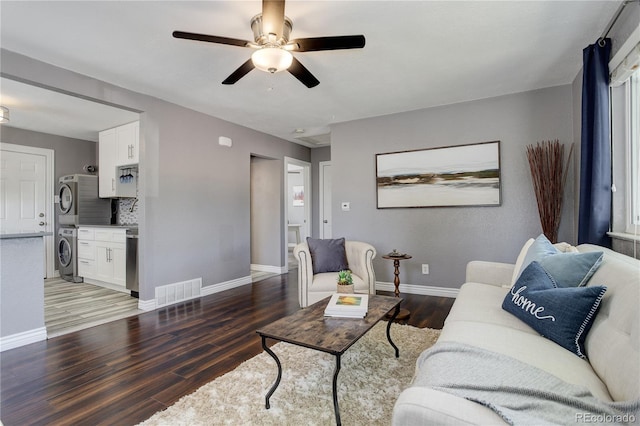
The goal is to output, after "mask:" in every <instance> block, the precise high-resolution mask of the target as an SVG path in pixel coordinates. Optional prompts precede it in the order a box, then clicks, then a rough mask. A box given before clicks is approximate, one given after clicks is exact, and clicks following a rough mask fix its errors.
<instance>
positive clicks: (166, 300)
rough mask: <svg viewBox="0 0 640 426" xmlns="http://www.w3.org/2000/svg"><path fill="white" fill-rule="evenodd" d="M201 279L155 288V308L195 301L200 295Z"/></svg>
mask: <svg viewBox="0 0 640 426" xmlns="http://www.w3.org/2000/svg"><path fill="white" fill-rule="evenodd" d="M201 293H202V278H196V279H193V280H189V281H182V282H179V283H173V284H167V285H163V286H162V287H156V307H157V308H159V307H161V306H167V305H171V304H173V303H178V302H182V301H184V300H189V299H195V298H196V297H200V296H201V295H202V294H201Z"/></svg>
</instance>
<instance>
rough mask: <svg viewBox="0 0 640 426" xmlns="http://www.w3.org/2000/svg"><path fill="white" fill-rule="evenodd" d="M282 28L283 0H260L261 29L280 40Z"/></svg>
mask: <svg viewBox="0 0 640 426" xmlns="http://www.w3.org/2000/svg"><path fill="white" fill-rule="evenodd" d="M283 30H284V0H262V31H263V32H264V33H265V34H275V35H276V40H280V38H281V37H282V32H283Z"/></svg>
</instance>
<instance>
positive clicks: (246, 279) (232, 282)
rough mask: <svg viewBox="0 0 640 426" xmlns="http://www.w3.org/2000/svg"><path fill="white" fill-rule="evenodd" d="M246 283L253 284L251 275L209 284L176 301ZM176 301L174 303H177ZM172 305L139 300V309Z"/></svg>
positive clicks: (151, 309)
mask: <svg viewBox="0 0 640 426" xmlns="http://www.w3.org/2000/svg"><path fill="white" fill-rule="evenodd" d="M246 284H251V275H249V276H246V277H241V278H237V279H235V280H230V281H225V282H221V283H218V284H213V285H208V286H206V287H202V288H201V289H200V294H199V295H198V296H194V297H190V298H188V299H185V300H179V301H176V302H175V303H181V302H186V301H187V300H192V299H198V298H200V297H204V296H208V295H210V294H215V293H219V292H221V291H225V290H230V289H232V288H236V287H240V286H243V285H246ZM175 303H172V305H173V304H175ZM167 306H171V305H162V306H158V304H157V302H156V299H151V300H138V309H140V310H143V311H153V310H154V309H158V308H164V307H167Z"/></svg>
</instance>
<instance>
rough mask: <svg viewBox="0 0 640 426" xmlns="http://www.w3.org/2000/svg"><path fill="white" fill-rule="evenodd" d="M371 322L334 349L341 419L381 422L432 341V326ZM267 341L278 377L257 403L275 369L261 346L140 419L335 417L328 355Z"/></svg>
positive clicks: (245, 421) (308, 421) (227, 421)
mask: <svg viewBox="0 0 640 426" xmlns="http://www.w3.org/2000/svg"><path fill="white" fill-rule="evenodd" d="M386 327H387V323H386V322H385V321H381V322H379V323H378V324H377V325H376V326H375V327H374V328H373V329H371V330H370V331H369V332H368V333H367V334H365V335H364V336H363V337H362V338H361V339H360V340H359V341H358V342H356V343H355V344H354V345H353V346H352V347H351V348H349V349H348V350H347V351H346V352H345V353H344V354H343V355H342V363H341V369H340V373H339V375H338V403H339V407H340V417H341V420H342V424H343V425H345V426H350V425H367V426H369V425H389V424H391V415H392V411H393V405H394V404H395V401H396V399H397V398H398V396H399V395H400V392H401V391H402V390H404V389H405V388H406V387H407V386H408V385H409V384H410V382H411V379H412V378H413V373H414V370H415V362H416V359H417V358H418V356H419V355H420V353H422V351H424V350H425V349H427V348H428V347H430V346H431V345H433V344H434V343H435V342H436V340H437V339H438V336H439V335H440V331H439V330H433V329H428V328H425V329H420V328H416V327H412V326H408V325H400V324H393V325H392V326H391V338H392V340H393V342H394V343H395V344H396V345H397V346H398V348H399V349H400V358H396V357H395V355H394V350H393V348H392V347H391V345H390V344H389V342H388V341H387V336H386ZM271 349H272V350H273V351H274V352H275V353H276V355H277V356H278V358H279V359H280V362H281V363H282V380H281V381H280V385H279V386H278V388H277V389H276V391H275V393H274V394H273V395H272V396H271V399H270V400H269V402H270V404H271V408H270V409H268V410H267V409H266V408H265V406H264V403H265V400H264V398H265V395H266V393H267V391H268V390H269V389H270V388H271V385H272V384H273V382H274V381H275V379H276V376H277V371H278V369H277V366H276V363H275V361H274V360H273V358H272V357H271V356H269V355H268V354H267V353H265V352H263V353H261V354H259V355H257V356H255V357H253V358H251V359H250V360H248V361H245V362H244V363H242V364H240V365H239V366H238V367H237V368H236V369H235V370H233V371H230V372H229V373H227V374H225V375H223V376H221V377H219V378H217V379H215V380H213V381H212V382H210V383H207V384H206V385H204V386H202V387H201V388H200V389H198V390H197V391H195V392H194V393H192V394H190V395H187V396H185V397H183V398H181V399H180V400H179V401H178V402H176V403H175V404H173V405H172V406H170V407H169V408H167V409H166V410H164V411H160V412H158V413H156V414H154V415H153V416H152V417H151V418H149V419H148V420H146V421H145V422H143V423H141V425H144V426H152V425H163V426H164V425H172V426H173V425H189V426H195V425H292V426H293V425H295V426H299V425H335V414H334V409H333V396H332V380H333V372H334V368H335V364H336V361H335V356H333V355H329V354H326V353H323V352H319V351H315V350H312V349H307V348H302V347H299V346H295V345H291V344H289V343H283V342H280V343H277V344H276V345H274V346H272V347H271Z"/></svg>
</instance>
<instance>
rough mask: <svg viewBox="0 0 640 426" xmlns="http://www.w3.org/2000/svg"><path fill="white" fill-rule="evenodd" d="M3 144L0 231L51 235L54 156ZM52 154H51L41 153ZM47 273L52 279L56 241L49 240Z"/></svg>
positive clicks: (0, 161)
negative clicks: (49, 233)
mask: <svg viewBox="0 0 640 426" xmlns="http://www.w3.org/2000/svg"><path fill="white" fill-rule="evenodd" d="M11 147H16V146H15V145H10V144H2V151H1V153H0V154H1V155H0V229H1V230H2V232H5V233H20V232H43V231H47V232H52V229H53V221H54V218H53V211H52V210H53V208H52V205H50V204H52V203H49V198H50V197H51V194H49V192H50V191H51V192H52V191H53V188H52V184H51V183H50V182H49V180H50V179H52V177H51V176H52V175H51V172H52V171H51V170H50V169H51V168H52V164H53V160H52V157H53V153H52V152H38V151H37V150H38V149H31V148H29V147H18V148H17V149H14V148H11ZM41 151H51V150H41ZM44 242H45V253H46V256H45V269H44V270H45V271H46V275H47V276H52V275H53V269H54V268H53V237H46V238H45V239H44Z"/></svg>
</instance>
